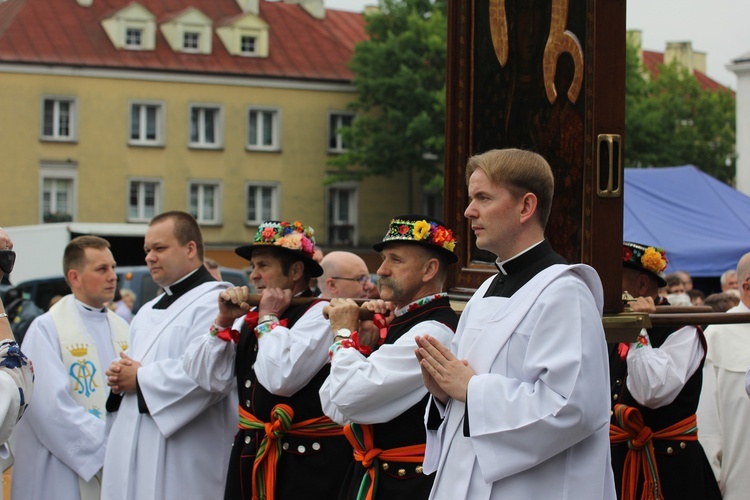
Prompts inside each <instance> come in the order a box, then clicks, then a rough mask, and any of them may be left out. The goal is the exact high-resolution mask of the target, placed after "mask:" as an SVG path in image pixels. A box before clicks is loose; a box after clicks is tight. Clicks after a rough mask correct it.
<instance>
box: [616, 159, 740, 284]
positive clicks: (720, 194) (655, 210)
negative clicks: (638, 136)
mask: <svg viewBox="0 0 750 500" xmlns="http://www.w3.org/2000/svg"><path fill="white" fill-rule="evenodd" d="M624 188H625V192H624V197H625V199H624V203H625V206H624V214H623V239H624V240H625V241H634V242H637V243H643V244H649V245H655V246H659V247H662V248H664V250H666V252H667V258H668V260H669V265H668V266H667V270H666V272H667V273H670V272H674V271H678V270H684V271H687V272H689V273H690V275H691V276H693V277H717V276H720V275H721V274H722V273H723V272H724V271H726V270H727V269H734V268H736V267H737V261H739V259H740V257H742V256H743V255H744V254H745V253H747V252H750V197H748V196H745V195H744V194H742V193H740V192H739V191H737V190H736V189H734V188H732V187H731V186H728V185H726V184H724V183H723V182H721V181H718V180H716V179H714V178H713V177H711V176H710V175H708V174H706V173H704V172H702V171H701V170H698V169H697V168H696V167H694V166H692V165H686V166H683V167H663V168H648V169H640V168H628V169H625V186H624Z"/></svg>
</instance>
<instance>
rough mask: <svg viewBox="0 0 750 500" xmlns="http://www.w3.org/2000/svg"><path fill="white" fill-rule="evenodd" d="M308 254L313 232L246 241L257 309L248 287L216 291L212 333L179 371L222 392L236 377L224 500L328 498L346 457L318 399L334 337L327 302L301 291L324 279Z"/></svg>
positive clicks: (267, 231)
mask: <svg viewBox="0 0 750 500" xmlns="http://www.w3.org/2000/svg"><path fill="white" fill-rule="evenodd" d="M314 249H315V238H314V236H313V229H312V228H311V227H307V226H305V225H303V224H302V223H300V222H294V223H289V222H285V221H281V222H277V221H268V222H264V223H263V224H261V225H260V227H259V228H258V232H257V233H256V235H255V239H254V241H253V243H251V244H249V245H243V246H241V247H238V248H237V249H236V250H235V252H236V253H237V255H239V256H241V257H243V258H245V259H247V260H249V261H250V265H251V267H252V272H251V273H250V279H251V280H252V282H253V285H255V289H256V290H257V291H258V292H259V293H260V294H261V298H260V302H259V304H258V307H257V309H255V310H253V311H250V312H248V311H249V309H250V305H249V301H250V292H249V290H248V287H246V286H243V287H235V288H230V289H229V290H227V291H225V292H222V293H221V294H220V295H219V314H218V316H217V317H216V319H215V320H214V324H213V325H212V326H211V328H210V331H209V334H207V335H205V336H204V337H202V338H201V339H200V341H199V342H196V343H194V344H193V345H192V346H191V349H190V351H189V352H188V353H187V355H186V356H185V370H186V371H187V373H188V374H189V375H190V376H191V377H192V378H193V379H194V380H195V381H196V382H197V383H198V384H199V385H200V386H201V387H203V388H206V389H209V390H214V391H220V392H221V391H225V390H226V389H227V388H228V387H230V386H231V385H232V384H233V383H234V382H235V378H236V385H237V391H238V395H239V409H238V411H239V420H240V425H239V431H238V432H237V434H236V435H235V439H234V445H233V447H232V451H231V453H230V459H229V471H228V476H227V483H226V489H225V493H224V496H225V498H226V499H227V500H237V499H243V500H244V499H250V498H265V499H267V500H273V499H277V500H280V499H284V500H298V499H300V498H321V499H323V498H334V497H335V495H336V494H337V493H338V490H339V487H340V484H341V483H340V477H339V475H338V472H339V471H344V470H346V468H347V467H348V466H349V464H350V463H351V461H352V456H351V449H350V448H349V447H348V444H347V442H346V439H345V438H344V437H343V429H342V428H341V427H340V426H339V425H338V424H336V423H334V422H332V421H331V420H330V419H329V418H328V417H326V416H325V415H323V410H322V409H321V405H320V399H319V398H318V389H320V386H321V384H322V383H323V381H324V380H325V378H326V377H327V376H328V370H329V366H328V347H329V346H330V344H331V341H330V339H331V333H330V330H329V327H328V322H327V321H326V320H325V318H324V317H323V314H322V310H323V305H324V302H321V301H318V300H316V299H315V298H314V297H313V296H312V292H311V291H310V289H309V287H308V283H309V281H310V278H314V277H318V276H320V274H321V273H322V269H321V267H320V264H318V263H317V262H316V261H315V260H314V259H313V252H314ZM293 298H295V299H309V300H306V301H305V300H301V301H300V300H298V301H296V302H292V299H293ZM267 425H270V426H272V428H273V430H274V431H273V432H267V430H266V426H267Z"/></svg>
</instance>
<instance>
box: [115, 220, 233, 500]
mask: <svg viewBox="0 0 750 500" xmlns="http://www.w3.org/2000/svg"><path fill="white" fill-rule="evenodd" d="M144 250H145V252H146V264H147V265H148V268H149V271H150V273H151V276H152V278H153V279H154V281H155V282H156V283H157V284H158V285H159V286H160V287H162V288H163V289H164V293H163V294H162V295H160V296H158V297H156V298H155V299H153V300H152V301H150V302H148V303H146V304H144V305H143V306H142V307H141V308H140V309H139V310H138V313H137V314H136V315H135V317H134V318H133V321H132V323H131V324H130V338H129V345H128V349H127V353H126V354H123V355H122V356H121V359H119V360H118V361H115V362H113V363H112V364H111V365H110V367H109V370H108V371H107V376H108V384H109V385H110V386H111V387H112V392H113V393H120V394H122V402H121V404H120V405H119V409H118V411H117V412H116V413H114V414H112V415H111V417H110V418H114V424H113V425H112V430H111V432H110V435H109V440H108V443H107V452H106V454H105V458H104V476H103V479H102V499H105V500H112V499H122V500H125V499H140V498H215V497H216V494H217V492H219V491H221V490H222V489H223V487H224V479H225V477H226V462H227V459H226V458H225V457H228V456H229V450H230V448H231V442H232V441H231V440H232V436H233V435H234V432H235V429H236V425H237V416H236V415H237V414H236V410H235V408H236V405H237V400H236V399H235V398H233V397H231V396H229V394H230V393H231V391H230V390H226V391H224V392H212V391H209V390H205V389H203V388H201V387H200V386H199V385H198V384H197V383H196V382H195V381H194V380H193V379H192V378H190V377H189V376H188V375H187V373H186V372H185V370H184V368H183V357H184V355H185V352H186V349H187V347H188V345H190V343H191V342H192V341H193V340H195V339H196V338H197V337H201V336H203V335H205V333H206V331H207V330H208V328H209V326H210V325H211V324H212V322H213V320H214V318H216V315H217V313H218V296H219V293H220V291H221V290H223V289H225V288H226V285H227V284H226V283H222V282H217V281H216V280H215V279H214V278H213V277H212V276H211V275H210V274H209V272H208V270H206V268H205V267H204V266H203V250H204V248H203V238H202V236H201V232H200V227H199V226H198V223H197V222H196V220H195V218H194V217H193V216H192V215H190V214H188V213H185V212H177V211H175V212H166V213H163V214H160V215H158V216H156V217H154V219H152V220H151V222H150V223H149V227H148V230H147V231H146V237H145V240H144ZM110 403H111V401H110V402H108V405H107V406H108V409H114V408H113V407H112V405H111V404H110ZM108 422H109V421H108Z"/></svg>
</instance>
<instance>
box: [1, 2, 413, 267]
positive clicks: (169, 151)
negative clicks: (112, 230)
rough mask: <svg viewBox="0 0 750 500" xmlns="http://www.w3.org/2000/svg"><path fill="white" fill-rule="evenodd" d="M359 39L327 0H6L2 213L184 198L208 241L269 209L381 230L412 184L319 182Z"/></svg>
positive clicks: (103, 213)
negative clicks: (368, 212) (364, 209)
mask: <svg viewBox="0 0 750 500" xmlns="http://www.w3.org/2000/svg"><path fill="white" fill-rule="evenodd" d="M366 36H367V35H366V32H365V21H364V18H363V15H362V14H359V13H352V12H344V11H338V10H330V9H325V7H324V5H323V0H277V1H271V0H4V1H3V0H0V91H1V92H2V94H1V95H2V97H0V99H1V101H0V102H2V107H1V108H0V109H2V111H3V113H2V114H3V120H2V124H0V146H1V147H2V151H3V162H2V167H1V168H2V172H3V180H4V184H5V185H6V186H13V189H12V190H6V194H5V200H4V201H5V206H6V209H5V210H4V213H3V221H2V222H3V225H7V226H11V225H26V224H36V223H42V222H45V221H53V220H68V219H72V220H75V221H81V222H94V221H96V222H145V221H148V220H149V219H150V218H151V217H152V216H153V215H155V214H156V213H159V212H161V211H164V210H172V209H177V210H187V211H190V212H192V213H193V214H194V215H195V216H196V217H197V219H198V220H199V222H200V223H201V226H202V229H203V232H204V237H205V239H206V242H207V244H208V247H209V249H211V248H212V247H213V248H215V249H216V248H218V247H220V246H221V245H225V246H227V247H228V248H229V247H231V246H232V245H234V244H236V243H240V242H246V241H248V240H249V239H250V238H252V237H253V235H254V233H255V230H256V227H257V225H258V224H259V223H260V222H261V221H263V220H268V219H300V220H302V221H303V222H304V223H305V224H308V225H311V226H313V227H315V228H316V229H318V232H317V233H316V236H317V237H318V240H319V243H322V244H324V245H329V246H334V245H344V246H357V245H358V244H359V243H360V242H371V241H377V240H378V239H379V238H380V237H381V236H382V235H381V234H380V233H381V232H382V227H381V226H382V223H381V222H382V220H387V218H388V217H389V216H390V215H392V214H393V213H398V211H399V210H406V209H407V207H406V205H405V201H404V200H407V199H408V196H407V195H406V192H405V187H404V186H407V185H408V183H407V182H400V181H399V179H396V182H394V179H384V178H368V179H366V180H364V181H361V182H351V183H339V184H333V185H325V184H324V180H325V179H326V176H327V173H328V167H327V166H326V161H327V160H328V159H329V158H330V156H331V155H335V154H338V153H340V152H341V151H343V150H344V149H345V148H346V145H345V144H344V143H343V141H342V137H341V135H340V134H339V133H338V132H337V129H338V128H339V127H340V126H342V125H346V124H348V123H351V120H352V119H353V118H354V115H353V114H352V113H351V112H350V111H348V104H349V103H350V102H352V101H353V100H354V98H355V88H354V86H353V85H352V79H353V76H354V75H353V74H352V72H351V70H350V69H349V66H348V62H349V60H350V59H351V57H352V54H353V51H354V47H355V45H356V44H357V43H358V42H361V41H363V40H365V39H366ZM360 206H383V207H387V208H386V211H387V214H390V215H386V214H385V212H384V213H379V210H375V211H372V212H371V213H373V216H374V217H376V218H377V222H375V221H369V220H362V217H363V216H364V215H363V212H362V211H360ZM399 207H400V208H399ZM394 210H395V212H394ZM209 253H210V252H209ZM222 263H224V264H225V265H227V263H226V262H222Z"/></svg>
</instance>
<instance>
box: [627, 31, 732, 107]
mask: <svg viewBox="0 0 750 500" xmlns="http://www.w3.org/2000/svg"><path fill="white" fill-rule="evenodd" d="M628 38H629V39H630V41H631V43H633V44H634V45H635V46H636V47H639V52H640V55H641V62H642V63H643V66H644V67H645V68H646V70H648V72H649V75H650V76H651V77H652V78H658V77H659V72H660V71H661V66H663V65H665V64H671V63H672V62H676V63H677V64H678V65H680V66H682V67H683V68H685V69H687V70H688V72H690V73H691V74H692V75H693V76H694V77H695V79H696V80H698V83H699V84H700V86H701V87H702V88H703V89H704V90H712V91H714V90H728V91H730V92H731V91H732V90H731V89H730V88H729V87H725V86H724V85H722V84H721V83H719V82H717V81H716V80H714V79H712V78H711V77H709V76H708V75H707V74H706V53H705V52H700V51H697V50H694V49H693V44H692V42H667V45H666V47H665V50H664V52H654V51H651V50H643V49H642V48H641V38H642V37H641V32H640V30H631V31H628Z"/></svg>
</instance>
